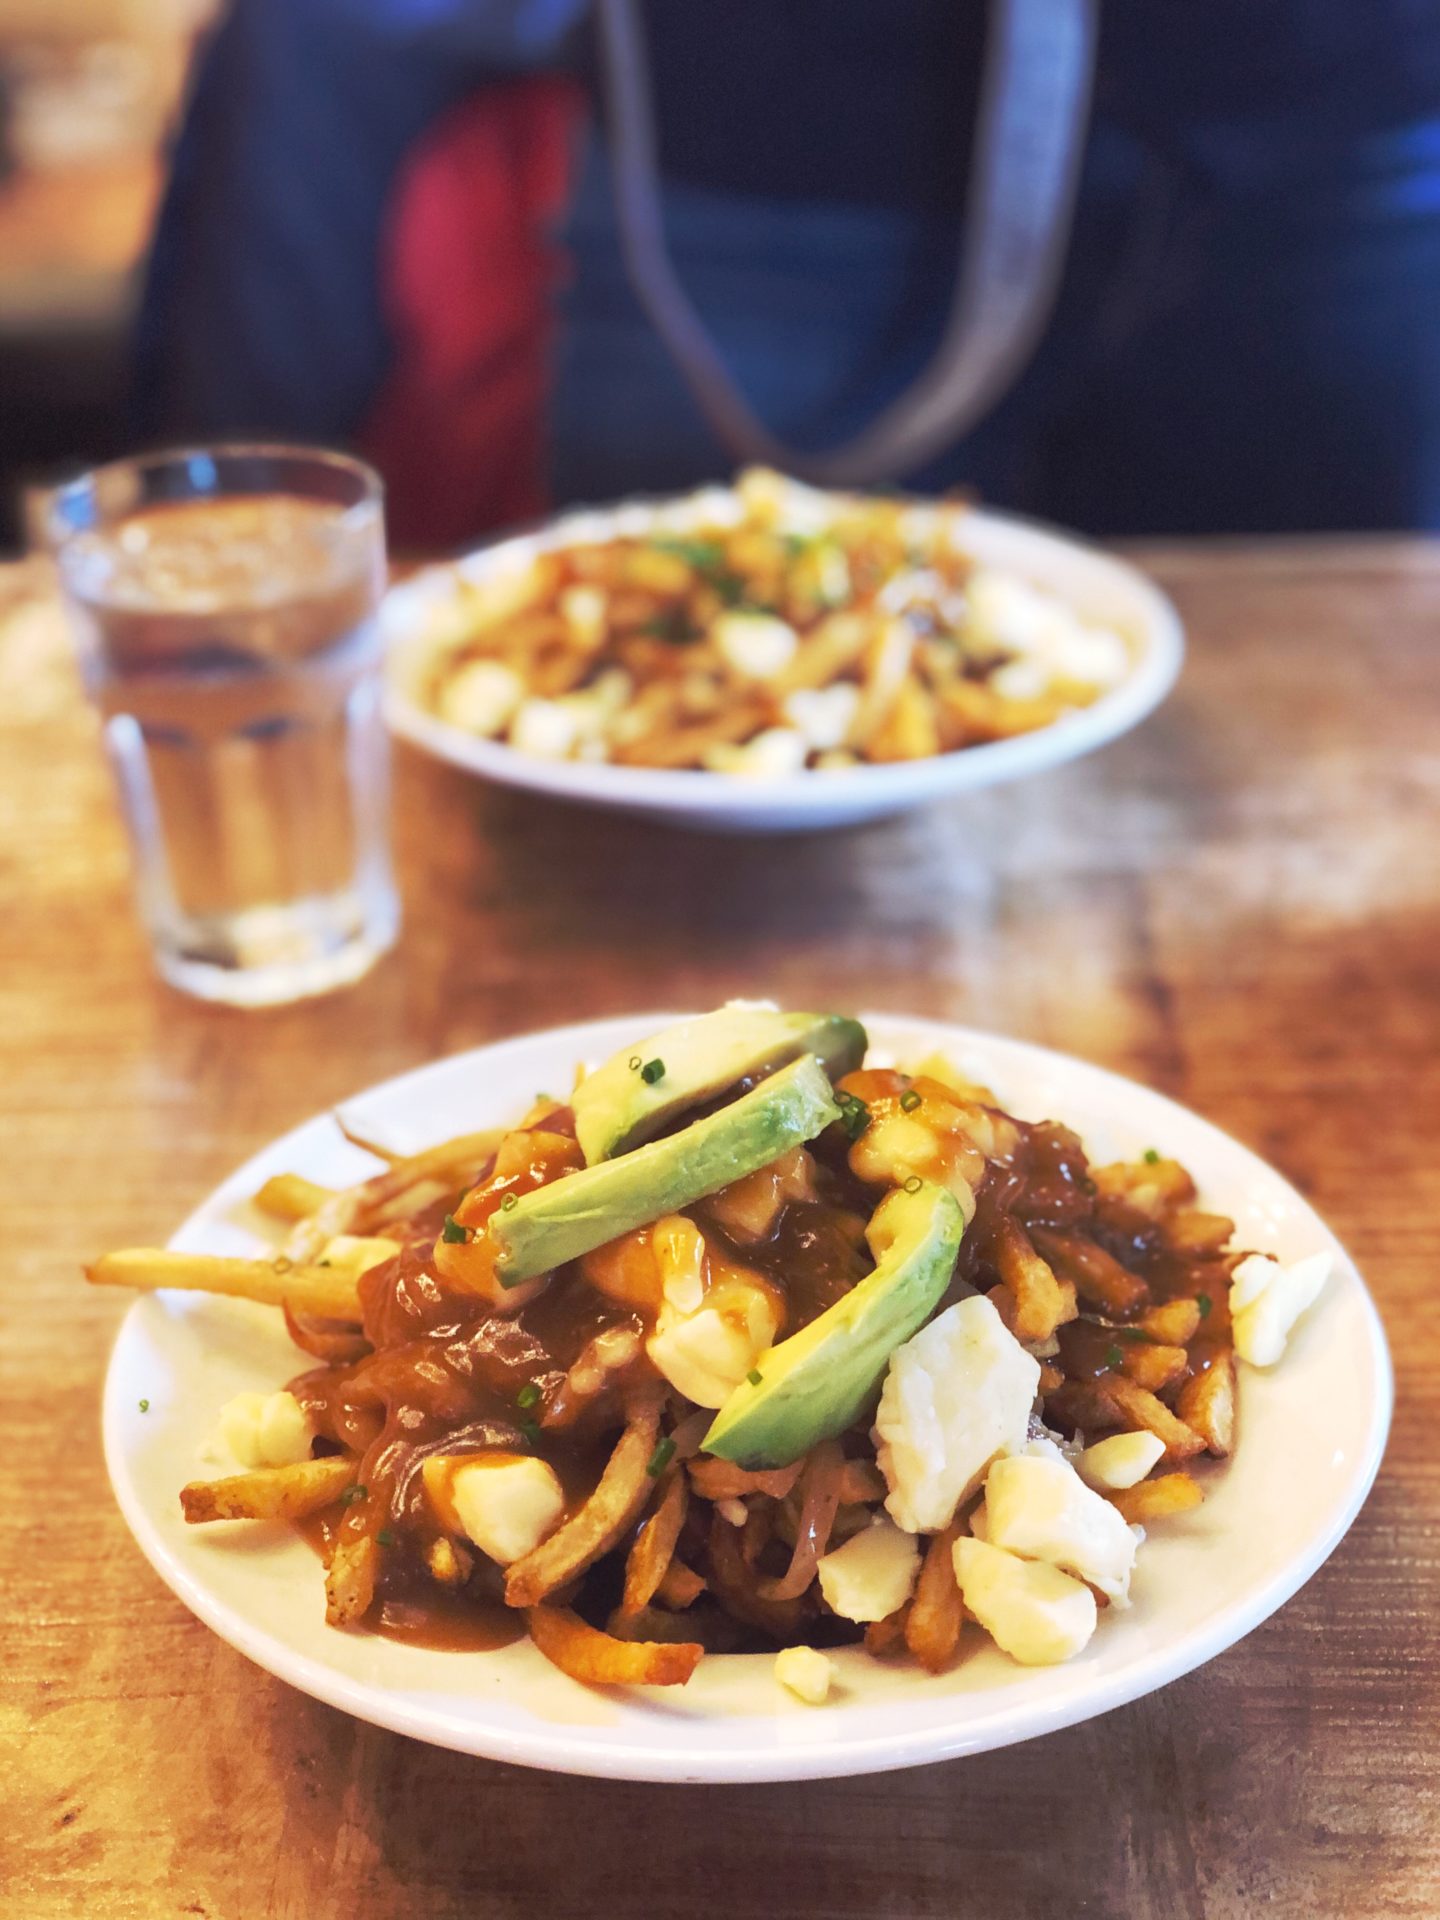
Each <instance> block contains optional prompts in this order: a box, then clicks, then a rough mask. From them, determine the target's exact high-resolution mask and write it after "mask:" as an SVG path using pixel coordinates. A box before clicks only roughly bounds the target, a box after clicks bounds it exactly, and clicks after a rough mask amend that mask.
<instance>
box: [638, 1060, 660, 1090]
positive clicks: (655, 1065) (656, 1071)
mask: <svg viewBox="0 0 1440 1920" xmlns="http://www.w3.org/2000/svg"><path fill="white" fill-rule="evenodd" d="M640 1078H641V1079H642V1080H643V1081H644V1082H645V1084H646V1086H647V1087H653V1086H654V1084H655V1082H656V1081H657V1080H663V1079H664V1078H665V1062H664V1061H663V1060H647V1061H646V1062H645V1064H644V1066H643V1067H641V1069H640Z"/></svg>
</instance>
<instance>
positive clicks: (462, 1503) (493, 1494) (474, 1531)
mask: <svg viewBox="0 0 1440 1920" xmlns="http://www.w3.org/2000/svg"><path fill="white" fill-rule="evenodd" d="M423 1474H424V1479H425V1486H426V1489H427V1491H429V1493H430V1495H431V1500H432V1503H433V1504H434V1505H435V1507H436V1508H437V1509H438V1510H439V1512H440V1514H441V1516H442V1518H445V1519H446V1520H447V1521H448V1513H447V1496H448V1508H449V1511H450V1512H453V1515H454V1518H455V1520H457V1521H458V1522H459V1524H460V1526H461V1527H462V1528H463V1529H464V1531H465V1533H466V1534H467V1535H468V1536H469V1538H470V1539H471V1540H473V1541H474V1543H475V1545H476V1546H477V1547H478V1548H479V1549H480V1551H481V1552H482V1553H484V1554H488V1555H489V1557H490V1558H491V1559H492V1560H494V1561H495V1562H496V1564H497V1565H499V1566H502V1567H508V1566H509V1565H510V1564H511V1562H512V1561H514V1560H519V1559H521V1558H522V1557H523V1556H524V1555H525V1554H527V1553H529V1552H531V1551H532V1550H533V1549H534V1548H535V1547H538V1546H539V1544H540V1542H541V1541H542V1540H543V1539H545V1537H546V1536H547V1534H550V1533H553V1532H554V1530H555V1528H556V1527H557V1526H558V1525H559V1523H560V1519H561V1516H562V1515H563V1514H564V1512H565V1493H564V1490H563V1488H562V1487H561V1485H560V1482H559V1480H558V1478H557V1477H556V1474H555V1471H554V1469H553V1468H552V1467H548V1466H547V1465H546V1464H545V1462H544V1461H543V1460H533V1459H530V1458H528V1457H527V1456H525V1455H523V1454H518V1453H485V1454H476V1455H475V1456H474V1457H473V1458H472V1459H462V1460H455V1459H453V1458H451V1459H447V1458H446V1457H445V1456H444V1455H440V1454H436V1455H432V1456H431V1458H430V1459H428V1460H427V1461H426V1462H425V1465H424V1468H423Z"/></svg>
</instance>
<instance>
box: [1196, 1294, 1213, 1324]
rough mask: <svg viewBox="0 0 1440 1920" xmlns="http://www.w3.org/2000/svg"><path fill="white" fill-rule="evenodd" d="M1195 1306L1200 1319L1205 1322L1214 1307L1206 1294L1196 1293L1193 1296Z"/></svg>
mask: <svg viewBox="0 0 1440 1920" xmlns="http://www.w3.org/2000/svg"><path fill="white" fill-rule="evenodd" d="M1195 1304H1196V1306H1197V1307H1199V1309H1200V1318H1201V1319H1202V1320H1205V1319H1208V1318H1209V1315H1210V1309H1211V1308H1212V1307H1213V1306H1214V1305H1215V1302H1214V1301H1213V1300H1212V1299H1211V1298H1210V1296H1209V1294H1208V1293H1197V1294H1196V1296H1195Z"/></svg>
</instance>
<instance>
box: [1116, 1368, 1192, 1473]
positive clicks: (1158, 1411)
mask: <svg viewBox="0 0 1440 1920" xmlns="http://www.w3.org/2000/svg"><path fill="white" fill-rule="evenodd" d="M1097 1384H1098V1385H1100V1387H1101V1390H1102V1392H1103V1393H1104V1395H1105V1397H1106V1398H1107V1399H1109V1400H1112V1401H1113V1402H1114V1403H1115V1406H1116V1409H1117V1411H1118V1412H1119V1413H1120V1415H1121V1418H1122V1421H1123V1423H1124V1425H1125V1426H1127V1427H1144V1428H1145V1429H1146V1431H1147V1432H1149V1433H1153V1434H1154V1435H1155V1437H1156V1439H1157V1440H1163V1441H1164V1442H1165V1451H1166V1453H1167V1454H1168V1455H1169V1456H1170V1458H1171V1459H1172V1460H1188V1459H1190V1458H1191V1456H1192V1455H1194V1454H1197V1453H1203V1452H1204V1449H1205V1442H1204V1441H1203V1440H1202V1439H1201V1437H1200V1435H1199V1434H1198V1433H1196V1432H1195V1431H1194V1430H1193V1429H1192V1428H1190V1427H1187V1426H1186V1424H1185V1422H1184V1421H1183V1420H1180V1419H1178V1418H1177V1417H1176V1416H1175V1415H1174V1414H1173V1413H1172V1412H1171V1411H1170V1409H1169V1407H1167V1406H1166V1404H1165V1402H1164V1401H1163V1400H1157V1399H1156V1398H1155V1395H1154V1394H1153V1393H1151V1392H1150V1391H1149V1390H1148V1389H1147V1388H1145V1387H1141V1386H1137V1385H1136V1384H1135V1382H1134V1381H1133V1380H1131V1379H1129V1378H1128V1377H1127V1376H1126V1375H1125V1374H1123V1373H1107V1374H1104V1375H1103V1376H1102V1377H1101V1380H1100V1382H1098V1383H1097Z"/></svg>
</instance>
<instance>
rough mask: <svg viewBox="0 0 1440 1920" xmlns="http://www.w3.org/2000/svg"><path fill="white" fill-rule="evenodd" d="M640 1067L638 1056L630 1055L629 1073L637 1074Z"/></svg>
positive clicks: (636, 1054) (635, 1054)
mask: <svg viewBox="0 0 1440 1920" xmlns="http://www.w3.org/2000/svg"><path fill="white" fill-rule="evenodd" d="M640 1067H641V1060H640V1056H639V1054H638V1053H632V1054H631V1056H630V1071H631V1072H632V1073H638V1072H639V1071H640Z"/></svg>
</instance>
